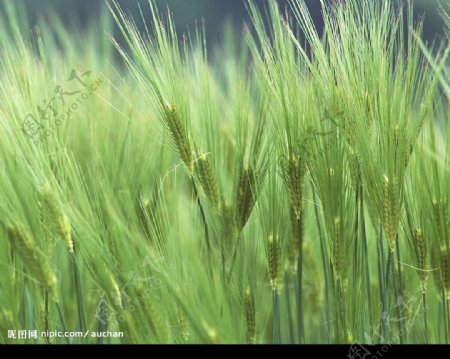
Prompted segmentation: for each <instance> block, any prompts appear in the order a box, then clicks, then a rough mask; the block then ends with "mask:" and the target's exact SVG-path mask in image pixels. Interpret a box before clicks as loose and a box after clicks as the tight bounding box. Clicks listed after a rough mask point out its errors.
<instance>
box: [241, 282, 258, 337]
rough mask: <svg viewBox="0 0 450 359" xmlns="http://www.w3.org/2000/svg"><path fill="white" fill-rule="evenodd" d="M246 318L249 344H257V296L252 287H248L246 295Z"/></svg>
mask: <svg viewBox="0 0 450 359" xmlns="http://www.w3.org/2000/svg"><path fill="white" fill-rule="evenodd" d="M244 305H245V319H246V322H247V344H256V311H255V297H254V295H253V292H252V290H251V289H250V288H247V290H246V291H245V296H244Z"/></svg>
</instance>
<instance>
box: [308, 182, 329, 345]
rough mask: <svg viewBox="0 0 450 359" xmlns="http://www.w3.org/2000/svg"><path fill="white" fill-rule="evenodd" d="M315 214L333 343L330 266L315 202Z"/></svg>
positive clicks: (327, 321) (314, 196)
mask: <svg viewBox="0 0 450 359" xmlns="http://www.w3.org/2000/svg"><path fill="white" fill-rule="evenodd" d="M312 193H313V201H314V203H317V202H316V192H315V191H314V188H313V191H312ZM314 215H315V217H316V224H317V231H318V233H319V240H320V253H321V257H322V268H323V275H324V279H325V280H324V282H325V283H324V284H325V306H326V313H325V314H326V315H325V317H326V325H327V331H328V342H329V343H331V338H330V333H331V330H330V321H331V319H330V290H329V277H328V274H329V273H328V266H327V259H326V256H325V243H324V238H323V234H322V228H321V226H320V219H319V211H318V210H317V205H316V204H314Z"/></svg>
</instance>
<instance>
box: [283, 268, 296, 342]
mask: <svg viewBox="0 0 450 359" xmlns="http://www.w3.org/2000/svg"><path fill="white" fill-rule="evenodd" d="M285 278H286V283H285V295H286V306H287V315H288V325H289V344H294V320H293V318H292V305H291V296H290V290H289V287H290V285H291V284H292V282H293V281H292V276H291V274H290V272H289V270H287V271H286V275H285Z"/></svg>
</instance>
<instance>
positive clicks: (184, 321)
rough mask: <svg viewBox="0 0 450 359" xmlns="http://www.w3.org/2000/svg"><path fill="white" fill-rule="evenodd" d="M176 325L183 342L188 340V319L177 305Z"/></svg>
mask: <svg viewBox="0 0 450 359" xmlns="http://www.w3.org/2000/svg"><path fill="white" fill-rule="evenodd" d="M176 325H177V328H178V331H179V332H180V335H181V337H182V338H183V340H184V342H185V343H187V342H189V338H190V336H191V333H190V330H189V319H188V318H187V316H186V314H184V311H183V310H182V309H181V308H180V307H179V306H178V307H177V311H176Z"/></svg>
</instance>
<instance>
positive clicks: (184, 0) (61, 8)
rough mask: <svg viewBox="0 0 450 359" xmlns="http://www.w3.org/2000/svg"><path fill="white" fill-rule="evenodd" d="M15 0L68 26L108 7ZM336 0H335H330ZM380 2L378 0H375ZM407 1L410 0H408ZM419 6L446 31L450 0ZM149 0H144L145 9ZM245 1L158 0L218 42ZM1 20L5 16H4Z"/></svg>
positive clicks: (98, 0) (88, 0) (314, 7)
mask: <svg viewBox="0 0 450 359" xmlns="http://www.w3.org/2000/svg"><path fill="white" fill-rule="evenodd" d="M0 1H14V2H15V3H18V4H20V5H24V6H25V7H26V9H27V10H28V13H29V15H30V17H31V21H32V23H35V22H36V21H37V20H38V18H40V17H42V16H45V15H46V14H48V13H49V11H50V9H52V8H53V9H55V10H56V12H57V14H58V16H59V17H60V18H61V19H62V20H63V22H64V24H65V25H66V26H68V27H71V26H73V25H74V24H81V25H83V26H85V25H87V24H89V23H91V22H93V21H96V20H97V19H98V17H99V13H100V11H101V8H105V7H106V5H105V2H104V0H76V1H75V0H0ZM253 1H254V2H255V3H258V4H263V3H264V2H265V0H253ZM330 1H335V0H330ZM374 1H377V0H374ZM405 1H407V0H405ZM409 1H412V2H413V3H414V5H415V9H416V13H417V15H422V14H424V15H425V19H426V21H425V37H426V39H428V40H432V39H433V38H434V37H435V36H436V34H440V33H442V32H443V23H442V20H441V18H440V16H439V4H442V5H446V4H448V3H449V2H450V0H409ZM118 2H119V3H120V4H121V6H122V7H123V8H125V9H129V11H130V13H131V14H135V15H136V16H135V17H136V18H137V17H139V10H138V1H137V0H119V1H118ZM146 2H147V0H141V1H140V3H141V5H143V6H142V7H143V8H144V9H147V6H145V4H146ZM245 2H246V1H245V0H156V3H157V5H158V6H159V7H160V8H165V7H167V6H169V7H170V9H171V10H172V12H173V14H174V18H175V21H176V23H177V26H178V29H179V30H180V31H184V30H185V29H186V28H187V26H188V25H190V26H192V25H193V24H195V21H196V20H201V19H204V20H205V26H206V30H207V36H208V40H209V42H210V44H211V43H214V42H216V41H218V40H220V34H221V30H222V24H223V23H224V21H225V20H227V19H231V20H232V21H233V23H234V25H235V26H236V28H237V29H238V30H240V29H241V28H242V24H243V22H244V21H247V20H248V18H247V12H246V8H245ZM279 3H280V4H282V5H283V4H285V5H287V2H286V1H285V0H279ZM306 3H307V5H308V6H309V8H310V11H311V13H312V14H313V16H314V18H315V20H316V22H317V25H318V27H320V26H321V21H320V2H319V0H306ZM0 20H1V19H0Z"/></svg>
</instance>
